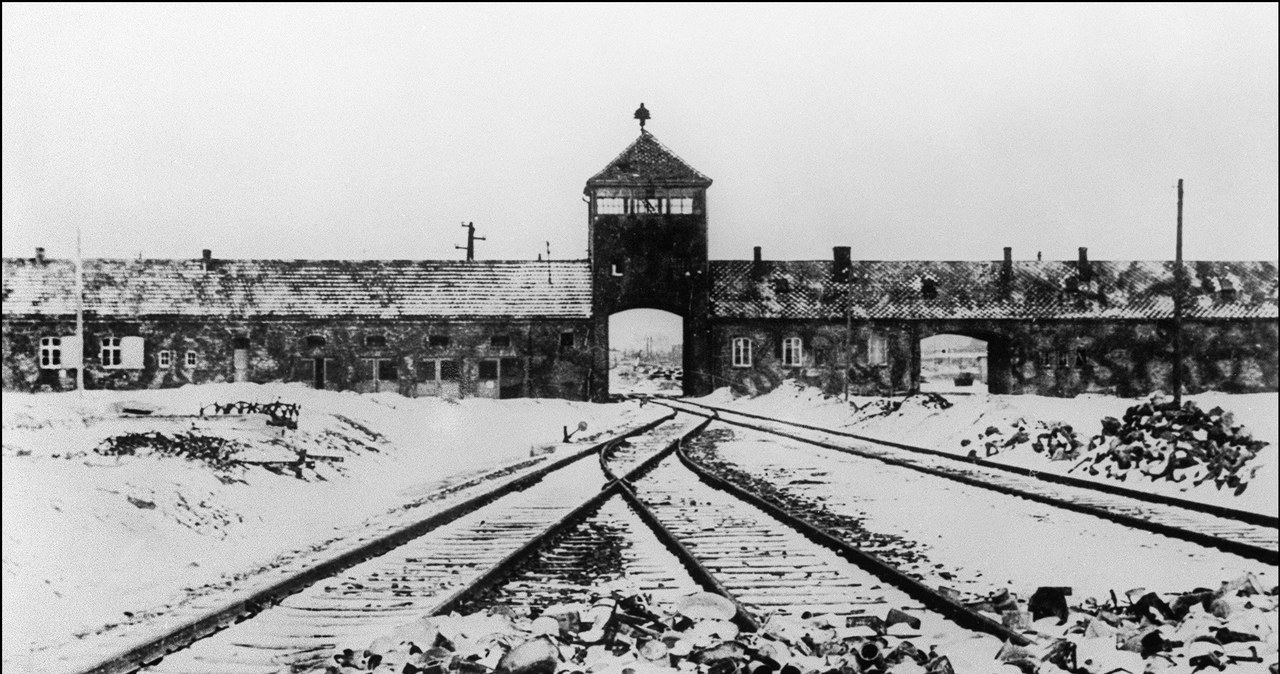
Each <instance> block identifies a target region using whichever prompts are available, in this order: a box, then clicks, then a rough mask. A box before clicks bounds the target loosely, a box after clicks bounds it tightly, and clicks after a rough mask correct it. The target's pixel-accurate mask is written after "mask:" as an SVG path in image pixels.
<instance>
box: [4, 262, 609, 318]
mask: <svg viewBox="0 0 1280 674" xmlns="http://www.w3.org/2000/svg"><path fill="white" fill-rule="evenodd" d="M84 287H85V296H84V300H85V311H86V312H87V313H89V314H91V315H94V316H128V317H137V316H193V317H195V316H227V317H245V318H291V317H307V318H384V319H390V318H414V317H423V318H589V317H590V316H591V275H590V272H589V269H588V266H587V262H586V261H583V260H571V261H553V262H541V261H537V262H535V261H477V262H461V261H408V260H358V261H353V260H214V261H213V263H212V268H211V269H210V270H208V271H205V269H204V267H203V263H202V261H201V260H154V259H152V260H148V259H138V260H103V259H97V260H86V261H85V273H84ZM3 313H4V316H6V317H16V316H24V315H71V314H74V313H75V265H74V263H72V262H71V261H68V260H45V261H43V262H40V261H37V260H34V259H17V258H5V260H4V302H3Z"/></svg>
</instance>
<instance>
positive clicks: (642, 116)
mask: <svg viewBox="0 0 1280 674" xmlns="http://www.w3.org/2000/svg"><path fill="white" fill-rule="evenodd" d="M636 119H638V120H640V130H641V131H644V123H645V120H647V119H649V111H648V110H645V109H644V103H641V104H640V107H639V108H636Z"/></svg>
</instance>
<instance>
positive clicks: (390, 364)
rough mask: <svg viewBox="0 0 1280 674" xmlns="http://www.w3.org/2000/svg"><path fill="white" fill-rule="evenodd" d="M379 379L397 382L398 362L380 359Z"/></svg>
mask: <svg viewBox="0 0 1280 674" xmlns="http://www.w3.org/2000/svg"><path fill="white" fill-rule="evenodd" d="M377 361H378V379H379V380H381V381H395V379H396V362H395V361H394V360H391V359H390V358H378V359H377Z"/></svg>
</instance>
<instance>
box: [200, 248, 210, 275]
mask: <svg viewBox="0 0 1280 674" xmlns="http://www.w3.org/2000/svg"><path fill="white" fill-rule="evenodd" d="M200 268H201V269H203V270H205V271H209V270H210V269H213V251H211V250H209V249H208V248H205V249H204V250H203V251H201V259H200Z"/></svg>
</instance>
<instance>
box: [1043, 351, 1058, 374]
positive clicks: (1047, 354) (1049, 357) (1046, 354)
mask: <svg viewBox="0 0 1280 674" xmlns="http://www.w3.org/2000/svg"><path fill="white" fill-rule="evenodd" d="M1057 364H1058V352H1056V351H1052V350H1049V351H1041V352H1040V367H1042V368H1044V369H1046V370H1051V369H1053V368H1054V366H1056V365H1057Z"/></svg>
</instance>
